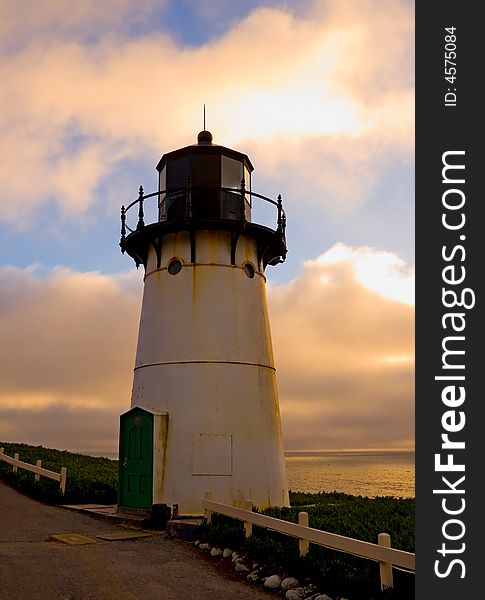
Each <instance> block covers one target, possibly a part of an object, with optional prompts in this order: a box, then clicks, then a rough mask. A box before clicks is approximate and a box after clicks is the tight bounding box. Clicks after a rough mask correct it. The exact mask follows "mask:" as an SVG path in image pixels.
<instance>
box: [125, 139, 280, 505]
mask: <svg viewBox="0 0 485 600" xmlns="http://www.w3.org/2000/svg"><path fill="white" fill-rule="evenodd" d="M157 170H158V172H159V189H158V192H155V193H153V194H149V195H144V193H143V189H142V188H140V195H139V198H138V199H137V200H135V201H134V202H132V204H131V205H130V206H128V207H127V208H126V209H125V208H124V207H122V210H121V220H122V232H121V242H120V246H121V249H122V251H123V252H126V253H127V254H129V255H130V256H131V257H132V258H133V259H134V260H135V263H136V265H137V266H138V265H143V266H144V269H145V276H144V292H143V303H142V309H141V319H140V329H139V337H138V347H137V353H136V364H135V371H134V380H133V390H132V398H131V409H130V410H129V411H128V412H127V413H125V414H124V415H122V416H121V420H120V454H119V460H120V486H119V501H118V504H119V506H120V508H123V507H125V508H145V509H146V508H151V507H152V506H153V505H154V504H167V505H174V504H177V505H178V510H179V514H181V515H199V514H201V513H202V508H201V501H202V499H203V497H204V493H205V492H208V491H209V492H211V493H212V497H213V499H214V500H217V501H219V502H224V503H228V504H237V503H238V501H240V499H241V498H245V499H251V500H252V502H253V504H254V505H255V506H257V507H259V508H265V507H267V506H270V505H272V506H287V505H288V489H287V482H286V472H285V463H284V455H283V444H282V436H281V424H280V411H279V404H278V395H277V387H276V371H275V366H274V359H273V351H272V345H271V334H270V327H269V320H268V309H267V303H266V290H265V287H266V276H265V269H266V267H267V266H268V265H276V264H278V263H280V262H283V261H284V259H285V256H286V241H285V224H286V223H285V214H284V211H283V208H282V203H281V197H278V200H277V201H274V200H271V199H269V198H266V197H264V196H261V195H259V194H256V193H254V192H253V191H252V189H251V173H252V171H253V166H252V164H251V162H250V160H249V158H248V156H247V155H245V154H242V153H240V152H236V151H235V150H231V149H229V148H226V147H224V146H219V145H216V144H213V143H212V135H211V133H210V132H208V131H202V132H200V133H199V135H198V138H197V144H194V145H191V146H187V147H185V148H180V149H178V150H175V151H173V152H169V153H167V154H164V155H163V156H162V158H161V160H160V162H159V164H158V166H157ZM149 202H151V203H153V206H154V207H155V209H156V216H155V217H154V222H152V223H148V222H145V221H146V220H147V218H146V211H148V210H149ZM253 202H254V203H256V202H259V203H262V204H264V205H265V206H268V207H269V208H271V209H272V210H273V212H274V223H275V228H274V229H273V228H271V227H266V226H263V225H260V224H257V223H254V222H252V221H251V212H252V208H253ZM154 214H155V213H154ZM130 217H135V219H134V221H133V222H131V221H130ZM130 223H131V228H130V227H129V225H130Z"/></svg>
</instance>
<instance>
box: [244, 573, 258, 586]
mask: <svg viewBox="0 0 485 600" xmlns="http://www.w3.org/2000/svg"><path fill="white" fill-rule="evenodd" d="M246 579H247V580H248V581H249V582H250V583H256V582H258V581H259V580H260V577H259V573H258V572H257V571H253V572H252V573H249V575H248V576H247V577H246Z"/></svg>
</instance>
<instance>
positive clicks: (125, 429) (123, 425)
mask: <svg viewBox="0 0 485 600" xmlns="http://www.w3.org/2000/svg"><path fill="white" fill-rule="evenodd" d="M119 468H120V477H119V501H118V503H119V505H120V506H126V507H129V508H151V507H152V481H153V415H152V414H151V413H149V412H147V411H146V410H143V409H141V408H133V409H132V410H130V411H128V412H127V413H125V414H124V415H121V417H120V453H119Z"/></svg>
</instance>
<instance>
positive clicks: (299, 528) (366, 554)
mask: <svg viewBox="0 0 485 600" xmlns="http://www.w3.org/2000/svg"><path fill="white" fill-rule="evenodd" d="M244 505H245V508H237V507H235V506H230V505H229V504H221V503H220V502H214V501H213V500H212V499H211V494H210V492H207V493H206V494H205V498H204V500H202V507H203V508H204V516H205V518H206V519H207V521H208V522H209V523H210V520H211V514H212V513H219V514H221V515H226V516H227V517H232V518H233V519H237V520H239V521H243V523H244V535H245V536H246V537H248V536H250V535H251V533H252V526H253V525H258V526H259V527H265V528H266V529H272V530H273V531H279V532H280V533H284V534H286V535H291V536H293V537H296V538H298V540H299V548H300V556H304V555H305V554H307V552H308V550H309V545H310V542H312V543H313V544H318V545H320V546H325V547H327V548H331V549H333V550H338V551H340V552H346V553H347V554H354V555H356V556H360V557H362V558H367V559H369V560H374V561H377V562H378V563H379V567H380V576H381V589H384V588H386V587H393V577H392V567H393V565H394V566H396V567H401V568H403V569H405V570H409V571H415V570H416V555H415V554H413V553H412V552H405V551H404V550H397V549H396V548H391V536H390V535H389V534H388V533H380V534H379V535H378V543H377V544H372V543H370V542H363V541H361V540H356V539H353V538H348V537H345V536H342V535H337V534H336V533H329V532H328V531H321V530H320V529H313V528H312V527H309V523H308V513H306V512H300V513H299V514H298V523H291V522H290V521H282V520H281V519H276V518H274V517H269V516H267V515H262V514H259V513H254V512H252V503H251V501H245V503H244Z"/></svg>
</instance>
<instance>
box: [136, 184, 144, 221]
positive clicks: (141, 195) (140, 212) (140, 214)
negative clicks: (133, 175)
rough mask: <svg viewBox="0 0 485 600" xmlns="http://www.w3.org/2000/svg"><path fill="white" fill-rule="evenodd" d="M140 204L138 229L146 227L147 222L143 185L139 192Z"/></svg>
mask: <svg viewBox="0 0 485 600" xmlns="http://www.w3.org/2000/svg"><path fill="white" fill-rule="evenodd" d="M138 203H139V208H138V223H137V225H136V228H137V229H141V228H142V227H145V221H144V220H143V217H144V216H145V213H144V211H143V186H142V185H140V189H139V191H138Z"/></svg>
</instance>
